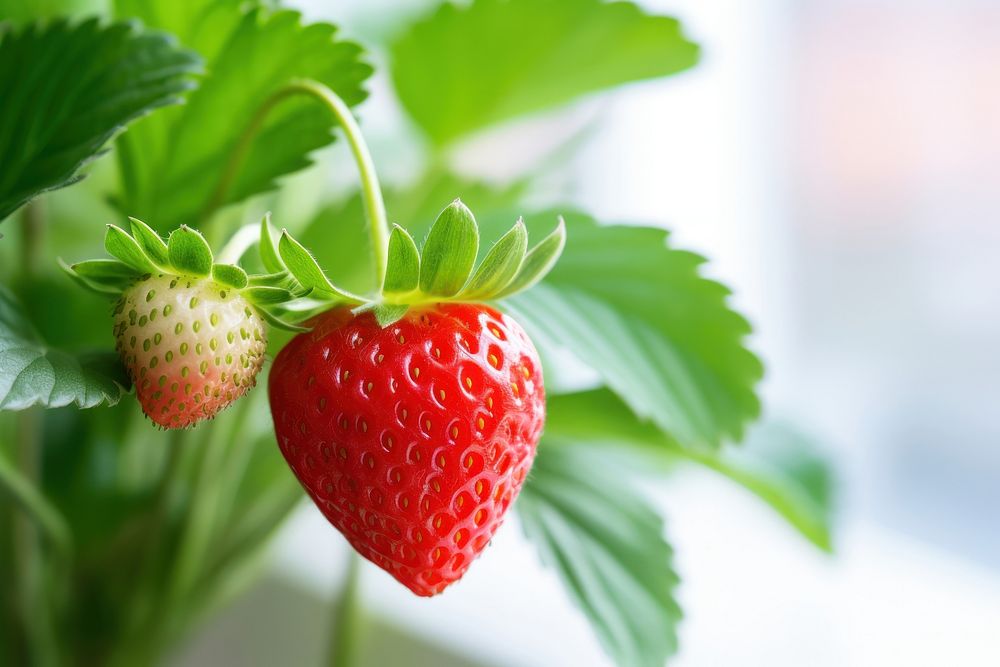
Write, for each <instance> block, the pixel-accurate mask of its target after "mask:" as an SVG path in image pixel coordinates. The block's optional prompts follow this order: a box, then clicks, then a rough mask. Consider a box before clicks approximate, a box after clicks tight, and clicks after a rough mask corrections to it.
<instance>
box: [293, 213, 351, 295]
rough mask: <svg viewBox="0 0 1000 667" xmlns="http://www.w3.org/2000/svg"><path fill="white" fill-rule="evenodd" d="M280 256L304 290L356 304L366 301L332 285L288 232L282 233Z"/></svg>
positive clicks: (309, 255) (311, 257)
mask: <svg viewBox="0 0 1000 667" xmlns="http://www.w3.org/2000/svg"><path fill="white" fill-rule="evenodd" d="M278 254H280V255H281V261H283V262H284V263H285V266H287V267H288V271H289V273H291V274H292V275H293V276H294V277H295V279H296V280H298V281H299V283H301V284H302V286H303V287H304V288H306V289H309V290H313V291H314V292H316V293H318V294H317V295H318V296H324V297H327V298H330V299H332V300H341V301H344V302H348V303H356V304H357V303H361V302H363V301H364V299H362V298H361V297H358V296H355V295H353V294H350V293H348V292H345V291H343V290H341V289H339V288H338V287H337V286H336V285H334V284H333V283H331V282H330V280H329V279H328V278H327V277H326V274H325V273H323V269H321V268H320V267H319V264H317V263H316V260H315V259H314V258H313V256H312V255H311V254H310V253H309V251H308V250H306V249H305V247H304V246H303V245H302V244H301V243H299V242H298V241H296V240H295V239H293V238H292V236H291V235H290V234H289V233H288V232H287V231H282V233H281V238H280V239H279V240H278Z"/></svg>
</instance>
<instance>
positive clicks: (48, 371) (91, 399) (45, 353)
mask: <svg viewBox="0 0 1000 667" xmlns="http://www.w3.org/2000/svg"><path fill="white" fill-rule="evenodd" d="M128 386H129V381H128V377H127V376H126V374H125V369H124V368H122V366H121V363H120V362H119V360H118V356H117V355H115V354H113V353H107V354H96V355H84V356H79V357H76V356H73V355H70V354H67V353H65V352H62V351H60V350H55V349H52V348H49V347H48V346H46V345H45V343H44V342H43V341H42V340H41V339H40V338H39V336H38V333H37V332H36V331H35V329H34V327H33V326H32V325H31V324H30V323H29V322H28V320H27V319H26V318H25V317H24V315H23V313H22V311H21V307H20V305H19V304H18V303H17V301H16V299H15V298H14V295H13V294H11V293H10V292H9V291H8V290H7V288H6V287H3V286H2V285H0V409H2V410H23V409H25V408H28V407H31V406H32V405H41V406H44V407H47V408H56V407H62V406H64V405H70V404H76V405H77V407H80V408H91V407H94V406H95V405H100V404H101V403H107V404H109V405H114V404H115V403H117V402H118V401H119V399H120V398H121V396H122V394H123V393H125V392H126V391H127V388H128Z"/></svg>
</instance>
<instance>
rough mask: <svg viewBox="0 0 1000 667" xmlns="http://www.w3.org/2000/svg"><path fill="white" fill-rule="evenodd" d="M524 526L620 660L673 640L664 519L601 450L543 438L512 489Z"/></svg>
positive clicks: (657, 666) (632, 659)
mask: <svg viewBox="0 0 1000 667" xmlns="http://www.w3.org/2000/svg"><path fill="white" fill-rule="evenodd" d="M515 506H516V507H517V511H518V514H519V515H520V517H521V522H522V524H523V525H524V531H525V533H526V534H527V536H528V538H529V539H531V540H532V541H533V542H534V543H535V545H536V546H537V547H538V550H539V552H540V553H541V556H542V560H543V561H544V562H545V563H546V564H547V565H549V566H550V567H552V568H553V569H555V571H556V572H557V573H558V574H559V576H560V578H561V579H562V581H563V583H564V584H565V586H566V590H567V592H568V593H569V595H570V596H571V597H572V598H573V600H574V601H575V602H576V604H577V605H578V606H579V607H580V609H581V610H582V611H583V612H584V614H586V615H587V618H588V619H589V620H590V623H591V627H593V629H594V631H595V632H596V633H597V636H598V638H599V639H600V640H601V643H602V644H603V645H604V647H605V649H606V650H607V651H608V653H609V654H610V655H611V656H612V657H613V658H614V659H615V661H616V662H617V663H618V664H619V665H621V667H661V666H662V665H663V663H664V661H665V660H666V659H667V657H668V656H669V655H670V654H672V653H673V652H674V651H676V649H677V632H676V627H677V623H678V621H679V620H680V617H681V611H680V608H679V607H678V606H677V602H676V600H675V599H674V592H675V588H676V586H677V582H678V578H677V575H676V574H674V571H673V569H672V567H671V560H672V551H671V549H670V547H669V546H668V545H667V543H666V542H665V541H664V538H663V521H662V519H660V517H659V515H658V514H657V512H656V510H654V509H653V508H652V507H650V506H649V505H648V504H647V503H646V501H645V500H644V499H643V498H642V496H641V495H639V494H638V493H637V492H636V491H635V487H634V486H633V484H632V483H631V482H630V480H629V479H628V475H627V474H626V473H625V471H624V470H623V469H622V468H621V467H620V466H618V465H616V464H615V458H614V457H613V456H612V455H611V452H610V451H605V452H601V453H595V452H592V451H588V450H587V449H586V448H583V447H576V446H560V444H559V443H557V442H550V441H549V440H548V439H545V440H543V442H542V444H541V446H540V448H539V451H538V457H537V458H536V460H535V464H534V466H533V467H532V469H531V476H530V477H529V478H528V482H527V484H526V485H525V487H524V489H523V490H522V492H521V495H520V497H519V498H518V501H517V504H516V505H515Z"/></svg>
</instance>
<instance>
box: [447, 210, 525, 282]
mask: <svg viewBox="0 0 1000 667" xmlns="http://www.w3.org/2000/svg"><path fill="white" fill-rule="evenodd" d="M527 250H528V230H527V228H526V227H525V226H524V221H523V220H521V219H520V218H519V219H518V221H517V222H516V223H514V226H513V227H512V228H511V229H510V231H508V232H507V233H506V234H504V235H503V236H501V237H500V240H499V241H497V242H496V244H495V245H494V246H493V247H492V248H491V249H490V251H489V253H487V255H486V257H485V258H484V259H483V261H482V263H481V264H480V265H479V268H478V269H476V273H475V275H473V276H472V279H471V280H469V283H468V284H467V285H466V286H465V289H463V290H462V293H461V295H460V297H462V298H467V299H489V298H491V297H492V296H493V295H494V294H499V293H500V292H501V290H503V289H504V288H505V287H507V285H509V284H510V282H511V281H512V280H513V279H514V276H516V275H517V272H518V269H520V268H521V264H522V262H523V261H524V256H525V253H526V252H527Z"/></svg>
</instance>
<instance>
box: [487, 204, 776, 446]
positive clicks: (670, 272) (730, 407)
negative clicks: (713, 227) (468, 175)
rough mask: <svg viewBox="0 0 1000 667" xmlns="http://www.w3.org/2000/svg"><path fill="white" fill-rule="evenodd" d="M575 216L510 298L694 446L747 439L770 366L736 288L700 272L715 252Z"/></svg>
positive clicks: (542, 342)
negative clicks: (550, 257) (538, 274)
mask: <svg viewBox="0 0 1000 667" xmlns="http://www.w3.org/2000/svg"><path fill="white" fill-rule="evenodd" d="M547 215H548V214H543V215H541V216H540V217H542V218H545V217H546V216H547ZM566 223H567V243H566V249H565V251H564V252H563V254H562V258H561V259H560V261H559V263H558V264H557V265H556V266H555V268H554V269H553V270H552V273H550V274H549V276H548V277H547V278H546V279H545V281H544V282H543V283H541V284H540V285H538V286H537V287H536V288H535V289H533V290H531V291H530V292H525V293H524V294H522V295H519V296H517V297H515V298H513V299H511V300H509V301H507V302H506V304H505V307H506V308H507V309H508V310H509V311H510V312H511V313H512V314H514V315H515V317H517V318H518V319H519V320H520V321H521V322H522V323H523V324H524V325H525V327H526V328H527V329H528V331H529V333H531V334H533V339H534V340H535V341H536V344H538V345H539V346H540V347H552V346H565V347H566V348H567V349H568V350H570V351H572V352H573V353H574V354H575V355H576V356H577V357H578V358H579V360H580V361H581V362H583V363H584V364H586V365H588V366H590V367H591V368H592V369H593V370H595V371H596V372H597V373H599V374H600V375H601V377H602V378H603V380H604V382H606V383H607V385H608V386H609V387H610V388H611V389H613V390H614V391H615V393H617V394H618V395H619V396H621V398H622V400H624V401H625V402H626V403H627V404H628V405H629V407H630V408H631V409H632V410H633V411H635V413H636V414H638V415H639V416H640V417H643V418H645V419H649V420H651V421H653V422H654V423H655V424H657V425H658V426H659V427H660V428H661V429H662V430H664V431H665V432H667V433H670V434H671V435H672V436H673V437H675V438H676V439H677V440H678V441H679V442H681V443H682V444H684V445H685V446H690V447H698V446H718V445H719V444H720V443H721V441H722V440H723V439H725V438H732V439H735V440H738V439H740V437H741V436H742V433H743V425H744V423H745V422H747V421H748V420H750V419H752V418H754V417H756V416H757V414H758V411H759V403H758V400H757V397H756V395H755V394H754V385H755V383H756V381H757V380H758V379H759V378H760V376H761V373H762V367H761V364H760V362H759V361H758V360H757V358H756V357H755V356H754V355H753V353H751V352H750V351H749V350H747V349H746V347H745V346H744V343H743V341H744V338H745V336H746V335H747V334H748V333H749V332H750V325H749V324H748V323H747V322H746V320H744V319H743V318H742V317H741V316H740V315H738V314H737V313H736V312H734V311H733V310H732V309H730V307H729V306H728V304H727V297H728V295H729V290H727V289H726V288H725V287H723V286H722V285H720V284H718V283H716V282H713V281H711V280H708V279H706V278H704V277H703V276H702V275H701V274H700V271H699V269H700V266H701V265H702V264H703V263H704V261H705V260H704V259H703V258H702V257H699V256H698V255H695V254H693V253H689V252H685V251H682V250H676V249H673V248H670V247H669V246H668V245H667V242H666V239H667V233H666V232H665V231H663V230H661V229H655V228H651V227H627V226H623V225H615V226H601V225H598V224H597V223H596V222H595V221H594V220H593V219H592V218H589V217H587V216H585V215H580V214H574V215H567V216H566ZM550 356H554V355H550Z"/></svg>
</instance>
